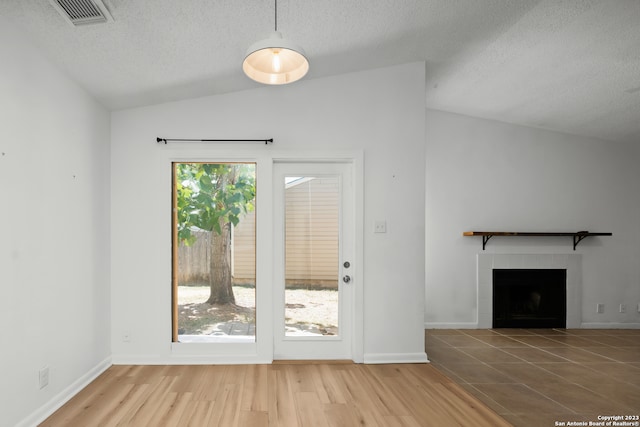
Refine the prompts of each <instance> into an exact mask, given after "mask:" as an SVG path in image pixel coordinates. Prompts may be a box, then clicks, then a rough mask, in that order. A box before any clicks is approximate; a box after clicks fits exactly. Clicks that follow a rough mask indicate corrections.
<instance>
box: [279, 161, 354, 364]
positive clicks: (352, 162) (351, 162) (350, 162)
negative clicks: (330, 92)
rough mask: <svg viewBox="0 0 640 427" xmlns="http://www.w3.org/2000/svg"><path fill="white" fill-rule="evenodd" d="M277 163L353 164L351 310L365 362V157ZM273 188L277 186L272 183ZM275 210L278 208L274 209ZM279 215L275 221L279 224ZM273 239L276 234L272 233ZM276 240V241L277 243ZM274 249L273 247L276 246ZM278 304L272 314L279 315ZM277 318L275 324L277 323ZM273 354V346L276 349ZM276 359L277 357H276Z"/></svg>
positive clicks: (352, 339)
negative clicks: (352, 278) (276, 313)
mask: <svg viewBox="0 0 640 427" xmlns="http://www.w3.org/2000/svg"><path fill="white" fill-rule="evenodd" d="M272 160H273V163H272V169H273V164H275V163H349V164H351V181H352V189H353V196H354V203H353V212H352V223H353V228H354V230H353V238H354V242H353V251H354V253H353V277H354V278H356V280H354V282H353V284H352V286H353V307H352V310H351V358H352V360H353V361H354V362H356V363H363V362H364V153H363V152H362V151H348V152H335V151H334V152H304V153H300V152H287V153H278V154H274V156H273V157H272ZM272 185H273V183H272ZM273 209H274V210H275V206H273ZM276 220H277V219H276V217H275V215H274V216H273V221H276ZM272 237H275V236H273V233H272ZM273 241H274V240H272V242H273ZM272 246H273V245H272ZM275 280H276V272H275V269H274V270H273V277H272V286H271V288H272V290H273V289H275ZM275 305H276V304H275V302H272V307H273V308H272V311H273V313H274V314H275ZM273 317H275V316H271V321H272V323H273V320H274V319H273ZM274 332H275V331H274V330H273V326H272V327H271V342H272V343H273V342H274V338H275V335H274ZM272 352H273V345H272ZM272 356H273V353H272Z"/></svg>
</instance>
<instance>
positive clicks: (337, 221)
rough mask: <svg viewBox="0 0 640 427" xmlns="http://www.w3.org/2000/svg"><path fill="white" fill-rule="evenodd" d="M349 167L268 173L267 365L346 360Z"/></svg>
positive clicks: (285, 166)
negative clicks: (270, 272) (270, 341)
mask: <svg viewBox="0 0 640 427" xmlns="http://www.w3.org/2000/svg"><path fill="white" fill-rule="evenodd" d="M351 171H352V166H351V164H349V163H289V162H287V163H276V164H275V165H274V199H275V200H274V202H275V204H274V206H275V215H274V238H275V242H274V248H275V253H274V260H275V278H276V280H275V283H274V297H275V298H274V321H275V324H274V359H351V358H352V356H351V338H352V325H353V321H352V317H353V294H354V292H353V283H354V279H355V278H354V277H353V271H354V268H353V265H352V264H353V260H352V256H353V242H354V238H353V200H354V197H353V195H352V191H353V190H352V176H351V174H352V172H351Z"/></svg>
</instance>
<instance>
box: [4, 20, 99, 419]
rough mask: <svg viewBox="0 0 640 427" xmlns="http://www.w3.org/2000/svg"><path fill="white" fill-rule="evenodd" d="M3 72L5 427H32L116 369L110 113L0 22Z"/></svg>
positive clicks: (18, 34)
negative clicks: (44, 380) (43, 373)
mask: <svg viewBox="0 0 640 427" xmlns="http://www.w3.org/2000/svg"><path fill="white" fill-rule="evenodd" d="M0 63H1V64H2V66H1V67H0V93H2V96H0V122H1V125H0V129H2V138H1V139H0V206H1V207H0V283H1V285H2V286H1V289H2V293H3V295H2V301H3V304H2V310H0V324H1V325H2V334H1V336H2V339H1V340H0V341H1V344H0V346H1V350H0V378H2V381H0V408H1V410H0V412H1V415H0V426H15V425H33V424H35V423H36V422H38V421H39V420H41V418H42V417H43V416H45V415H47V414H48V411H51V410H52V409H55V407H56V404H58V403H60V400H61V399H64V398H65V397H68V396H69V393H72V392H73V389H74V387H77V386H80V385H82V383H83V382H84V381H86V380H88V379H90V378H91V377H92V376H93V375H95V374H96V373H97V372H99V371H100V370H101V369H104V368H105V367H106V366H108V364H109V362H108V358H109V356H110V354H111V349H110V340H109V337H110V325H109V320H110V311H109V250H108V249H109V232H108V222H109V180H108V173H109V167H108V165H109V114H108V113H107V112H106V110H104V109H103V108H102V107H100V106H99V105H98V104H97V103H96V102H95V101H93V99H91V98H90V97H89V96H88V95H87V94H86V93H85V92H84V91H83V90H82V89H80V88H79V87H78V86H77V85H75V84H74V83H73V82H71V81H70V80H69V79H68V78H67V77H65V76H64V75H63V74H62V73H61V72H60V71H59V70H58V69H56V68H55V67H53V66H52V65H51V64H50V63H49V62H47V60H45V59H44V57H43V56H42V54H41V53H40V52H39V51H37V50H36V49H35V48H34V47H32V45H30V44H29V43H28V42H27V41H26V39H25V38H24V37H23V36H22V35H21V34H20V33H18V31H17V30H16V29H15V28H14V27H13V26H12V25H11V24H9V23H8V22H5V20H4V19H3V18H0ZM45 365H47V366H48V367H49V369H50V382H49V386H48V387H46V388H44V389H42V390H40V389H39V386H38V371H39V369H40V368H41V367H43V366H45Z"/></svg>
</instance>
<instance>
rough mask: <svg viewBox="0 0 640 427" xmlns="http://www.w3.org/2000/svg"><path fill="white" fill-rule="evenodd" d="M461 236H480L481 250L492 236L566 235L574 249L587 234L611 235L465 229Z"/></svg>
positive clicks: (600, 234) (579, 232) (586, 232)
mask: <svg viewBox="0 0 640 427" xmlns="http://www.w3.org/2000/svg"><path fill="white" fill-rule="evenodd" d="M462 235H463V236H482V250H483V251H484V249H485V246H487V242H488V241H489V239H490V238H492V237H493V236H529V237H546V236H568V237H573V250H574V251H575V250H576V246H578V243H580V242H581V241H582V239H584V238H585V237H589V236H611V235H612V233H591V232H590V231H578V232H560V233H554V232H529V231H465V232H463V233H462Z"/></svg>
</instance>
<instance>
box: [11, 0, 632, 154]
mask: <svg viewBox="0 0 640 427" xmlns="http://www.w3.org/2000/svg"><path fill="white" fill-rule="evenodd" d="M104 4H105V5H106V7H107V8H108V10H109V11H110V13H111V15H112V16H113V22H108V23H106V24H99V25H89V26H80V27H74V26H72V25H71V24H69V23H68V22H67V21H65V20H64V19H63V18H62V16H61V15H60V14H59V12H58V11H57V10H56V9H55V8H54V7H53V6H52V5H51V3H50V1H49V0H2V1H0V14H1V15H2V16H4V17H5V18H6V19H8V20H9V21H10V22H13V23H14V24H15V25H16V26H17V27H18V29H19V31H20V32H21V33H22V34H21V35H20V36H24V37H27V38H29V39H31V40H32V41H33V43H34V44H36V45H37V46H38V47H39V48H40V49H41V50H42V51H43V53H44V54H45V55H46V56H47V57H49V58H50V59H51V60H52V61H53V62H54V63H56V64H57V65H58V66H59V67H60V68H61V69H63V70H65V72H66V73H68V74H69V75H70V76H71V77H72V78H73V79H74V80H76V81H77V82H78V83H79V84H80V85H81V86H83V87H84V88H86V90H87V91H89V92H90V93H91V94H93V95H94V96H95V97H96V99H98V100H99V101H100V102H101V103H103V104H104V105H105V106H106V107H107V108H109V109H112V110H117V109H123V108H129V107H135V106H142V105H149V104H155V103H159V102H165V101H171V100H178V99H185V98H191V97H200V96H206V95H213V94H219V93H228V92H233V91H239V90H244V89H248V88H253V87H257V86H258V84H257V83H254V82H253V81H251V80H249V79H248V78H247V77H245V76H244V74H243V73H242V68H241V63H242V60H243V58H244V54H245V51H246V49H247V47H248V46H249V45H251V44H252V43H254V42H255V41H257V40H260V39H262V38H265V37H266V36H268V35H269V33H270V32H271V31H273V29H274V1H273V0H179V1H177V0H104ZM278 29H279V30H280V31H281V32H282V33H283V34H284V36H285V37H287V38H289V39H292V40H294V41H295V42H296V43H297V44H299V45H301V46H302V47H304V49H305V50H306V52H307V55H308V57H309V59H310V64H311V69H310V72H309V74H308V75H307V77H305V78H306V79H313V78H318V77H324V76H329V75H335V74H341V73H347V72H352V71H361V70H366V69H372V68H379V67H385V66H389V65H395V64H402V63H407V62H413V61H425V62H426V93H425V96H426V104H427V107H429V108H433V109H438V110H443V111H449V112H454V113H460V114H466V115H471V116H476V117H482V118H488V119H495V120H500V121H504V122H508V123H515V124H522V125H528V126H536V127H541V128H547V129H552V130H557V131H561V132H567V133H572V134H577V135H587V136H592V137H597V138H601V139H605V140H610V141H638V142H639V143H640V1H637V0H564V1H558V0H542V1H539V0H280V1H279V2H278ZM294 84H295V83H294Z"/></svg>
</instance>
